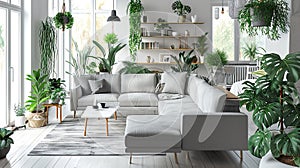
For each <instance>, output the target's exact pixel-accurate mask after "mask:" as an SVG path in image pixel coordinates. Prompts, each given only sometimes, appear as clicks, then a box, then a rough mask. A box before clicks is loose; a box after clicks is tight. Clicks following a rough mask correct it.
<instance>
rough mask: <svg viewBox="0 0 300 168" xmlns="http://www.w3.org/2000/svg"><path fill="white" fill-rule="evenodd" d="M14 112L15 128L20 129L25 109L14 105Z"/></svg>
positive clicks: (23, 121)
mask: <svg viewBox="0 0 300 168" xmlns="http://www.w3.org/2000/svg"><path fill="white" fill-rule="evenodd" d="M14 111H15V113H16V118H15V127H20V126H23V125H25V121H26V118H25V112H26V108H25V107H23V106H21V104H18V105H15V106H14Z"/></svg>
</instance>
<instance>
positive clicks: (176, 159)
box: [174, 152, 179, 164]
mask: <svg viewBox="0 0 300 168" xmlns="http://www.w3.org/2000/svg"><path fill="white" fill-rule="evenodd" d="M174 158H175V163H176V164H179V162H178V158H177V153H176V152H175V153H174Z"/></svg>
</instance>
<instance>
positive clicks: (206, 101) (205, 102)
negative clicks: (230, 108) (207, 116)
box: [196, 79, 226, 113]
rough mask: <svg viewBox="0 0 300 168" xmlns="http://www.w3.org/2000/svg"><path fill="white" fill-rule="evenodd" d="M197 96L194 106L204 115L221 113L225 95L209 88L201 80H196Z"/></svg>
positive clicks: (213, 88) (211, 87)
mask: <svg viewBox="0 0 300 168" xmlns="http://www.w3.org/2000/svg"><path fill="white" fill-rule="evenodd" d="M196 84H197V94H198V96H199V99H198V102H196V104H197V105H198V107H199V108H200V109H201V110H202V111H203V112H205V113H213V112H222V111H223V108H224V104H225V100H226V93H224V92H223V91H221V90H220V89H217V88H215V87H213V86H210V85H209V84H208V83H206V82H203V80H201V79H196Z"/></svg>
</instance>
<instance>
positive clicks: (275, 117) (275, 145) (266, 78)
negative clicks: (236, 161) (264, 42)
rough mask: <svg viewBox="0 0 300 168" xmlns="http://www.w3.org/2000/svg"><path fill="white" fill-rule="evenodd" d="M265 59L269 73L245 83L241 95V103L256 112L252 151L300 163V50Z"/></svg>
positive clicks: (264, 64)
mask: <svg viewBox="0 0 300 168" xmlns="http://www.w3.org/2000/svg"><path fill="white" fill-rule="evenodd" d="M261 62H262V69H263V70H264V71H265V72H266V75H263V76H261V77H259V78H258V79H257V80H256V81H255V83H252V82H249V81H247V82H244V84H245V85H246V86H245V87H244V88H243V90H244V92H243V93H242V94H240V95H239V96H240V98H241V99H242V100H241V102H240V103H241V105H246V108H247V110H248V111H253V116H252V119H253V121H254V123H255V125H256V126H257V127H258V129H257V131H256V132H255V133H254V134H253V135H252V136H251V137H250V138H249V141H248V148H249V151H250V152H251V153H252V154H253V155H254V156H256V157H263V156H264V155H266V154H267V153H268V152H269V151H271V152H272V154H273V156H274V157H275V158H277V159H278V160H280V161H282V162H285V163H287V164H290V165H298V166H300V148H299V146H300V103H299V102H300V101H299V100H300V99H299V94H298V92H297V90H296V88H295V82H296V81H298V80H299V79H300V52H298V53H292V54H288V55H287V56H286V57H285V58H284V59H281V58H280V56H279V55H277V54H265V55H264V56H263V57H262V61H261ZM271 126H277V129H274V128H273V127H272V129H270V127H271ZM286 157H289V158H292V160H291V159H287V158H286ZM287 160H291V162H289V161H287Z"/></svg>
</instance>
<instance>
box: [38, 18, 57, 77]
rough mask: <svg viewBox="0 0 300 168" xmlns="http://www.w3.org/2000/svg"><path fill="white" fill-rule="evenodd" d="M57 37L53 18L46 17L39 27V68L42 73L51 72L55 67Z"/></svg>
mask: <svg viewBox="0 0 300 168" xmlns="http://www.w3.org/2000/svg"><path fill="white" fill-rule="evenodd" d="M56 43H57V38H56V31H55V27H54V26H53V20H52V19H51V18H50V17H47V18H46V19H45V21H42V22H41V26H40V29H39V47H40V54H41V62H40V68H41V72H42V73H43V74H51V73H52V72H54V69H55V57H56V54H57V47H56Z"/></svg>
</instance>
